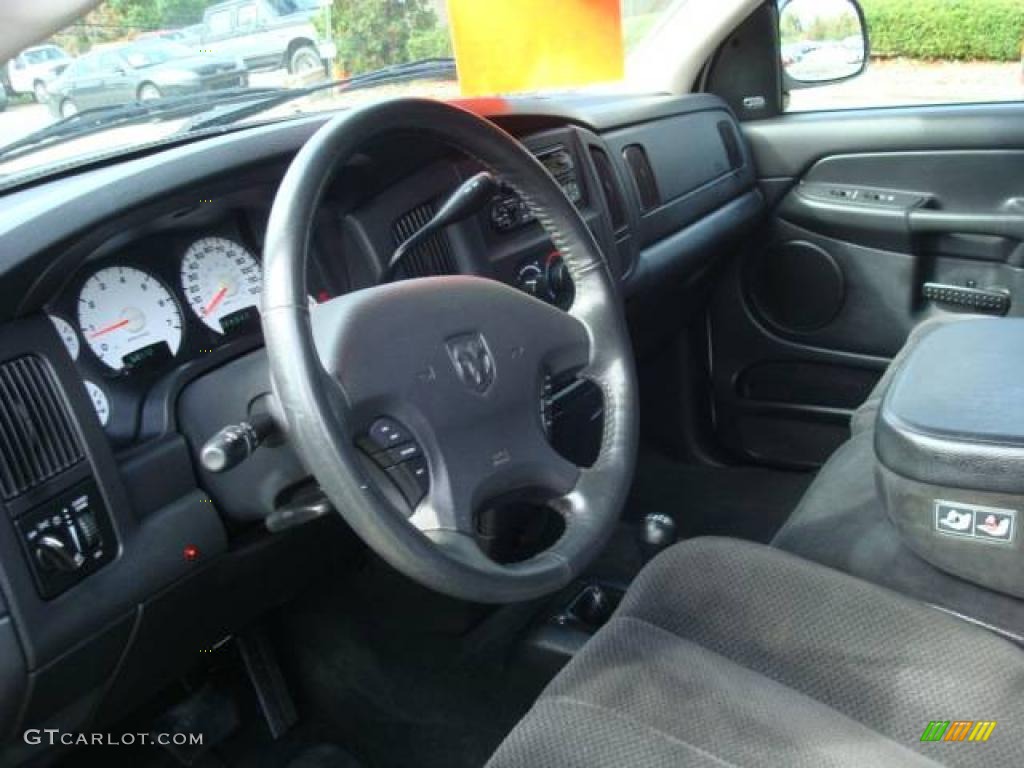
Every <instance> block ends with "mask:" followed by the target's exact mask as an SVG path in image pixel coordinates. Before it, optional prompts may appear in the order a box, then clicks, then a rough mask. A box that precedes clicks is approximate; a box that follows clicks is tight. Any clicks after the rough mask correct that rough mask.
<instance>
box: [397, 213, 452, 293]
mask: <svg viewBox="0 0 1024 768" xmlns="http://www.w3.org/2000/svg"><path fill="white" fill-rule="evenodd" d="M432 218H434V204H433V203H424V204H423V205H419V206H416V207H415V208H413V209H412V210H411V211H409V212H408V213H406V214H404V215H402V216H400V217H399V218H398V220H397V221H396V222H395V223H394V227H393V230H394V237H395V246H398V245H400V244H402V243H404V242H405V241H406V240H408V239H409V238H410V237H412V236H413V235H414V234H416V233H417V232H419V231H420V230H421V229H423V227H424V226H426V224H427V222H429V221H430V220H431V219H432ZM455 271H456V270H455V259H454V258H453V256H452V246H451V243H449V242H448V235H447V234H446V233H444V232H438V233H437V234H436V235H433V236H432V237H429V238H428V239H427V240H426V241H425V242H423V243H421V244H420V245H418V246H416V247H415V248H413V249H412V250H411V251H409V253H407V254H406V256H405V261H404V262H403V263H402V265H401V266H400V267H399V268H398V276H399V277H430V276H432V275H454V274H455Z"/></svg>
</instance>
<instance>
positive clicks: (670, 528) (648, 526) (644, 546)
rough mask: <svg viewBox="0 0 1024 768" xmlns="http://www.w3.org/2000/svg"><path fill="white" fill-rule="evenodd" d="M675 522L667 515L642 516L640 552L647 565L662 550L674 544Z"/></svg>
mask: <svg viewBox="0 0 1024 768" xmlns="http://www.w3.org/2000/svg"><path fill="white" fill-rule="evenodd" d="M676 535H677V534H676V521H675V520H673V519H672V518H671V517H669V516H668V515H664V514H661V513H659V512H652V513H650V514H647V515H644V521H643V524H642V525H641V526H640V534H639V538H640V552H641V554H642V556H643V559H644V563H647V562H649V561H650V560H651V558H653V557H654V556H655V555H657V554H658V553H659V552H661V551H662V550H663V549H666V548H667V547H669V546H671V545H672V544H675V542H676Z"/></svg>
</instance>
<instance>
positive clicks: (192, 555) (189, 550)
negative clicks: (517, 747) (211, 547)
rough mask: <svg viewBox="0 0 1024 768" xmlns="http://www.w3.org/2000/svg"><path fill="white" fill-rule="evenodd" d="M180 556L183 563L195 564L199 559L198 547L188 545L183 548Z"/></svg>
mask: <svg viewBox="0 0 1024 768" xmlns="http://www.w3.org/2000/svg"><path fill="white" fill-rule="evenodd" d="M181 554H182V555H183V556H184V558H185V562H188V563H192V562H195V561H196V560H198V559H199V547H197V546H195V545H194V544H189V545H188V546H186V547H185V549H184V550H183V551H182V553H181Z"/></svg>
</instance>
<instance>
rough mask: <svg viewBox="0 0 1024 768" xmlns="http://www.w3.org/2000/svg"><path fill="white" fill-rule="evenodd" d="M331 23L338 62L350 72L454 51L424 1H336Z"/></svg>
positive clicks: (446, 54) (357, 72) (358, 71)
mask: <svg viewBox="0 0 1024 768" xmlns="http://www.w3.org/2000/svg"><path fill="white" fill-rule="evenodd" d="M331 27H332V29H331V33H330V37H331V38H332V39H333V40H334V43H335V44H336V45H337V46H338V62H339V63H340V64H341V67H342V68H343V69H344V70H345V72H347V73H348V74H350V75H355V74H359V73H360V72H367V71H369V70H373V69H378V68H380V67H385V66H388V65H389V64H401V63H403V62H406V61H412V60H414V59H420V58H429V57H434V56H449V55H451V41H450V39H449V37H448V33H447V30H446V29H444V28H443V27H441V26H439V24H438V19H437V14H436V13H434V10H433V9H432V8H431V7H430V6H428V5H427V3H426V0H334V4H333V6H332V7H331ZM321 31H322V30H321Z"/></svg>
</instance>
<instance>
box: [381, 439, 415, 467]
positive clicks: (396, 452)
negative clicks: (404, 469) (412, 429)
mask: <svg viewBox="0 0 1024 768" xmlns="http://www.w3.org/2000/svg"><path fill="white" fill-rule="evenodd" d="M419 455H420V447H419V446H418V445H417V444H416V443H405V444H404V445H398V446H395V447H394V448H391V449H389V450H388V458H390V459H391V463H392V464H401V463H402V462H403V461H408V460H409V459H415V458H416V457H417V456H419Z"/></svg>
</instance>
